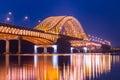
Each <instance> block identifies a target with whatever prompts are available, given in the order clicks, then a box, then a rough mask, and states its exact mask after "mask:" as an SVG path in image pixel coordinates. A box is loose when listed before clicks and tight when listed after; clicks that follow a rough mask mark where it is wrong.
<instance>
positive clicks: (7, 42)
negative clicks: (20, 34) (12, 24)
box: [6, 39, 10, 54]
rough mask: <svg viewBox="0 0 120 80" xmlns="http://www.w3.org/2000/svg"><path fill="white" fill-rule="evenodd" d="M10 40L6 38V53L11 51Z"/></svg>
mask: <svg viewBox="0 0 120 80" xmlns="http://www.w3.org/2000/svg"><path fill="white" fill-rule="evenodd" d="M9 44H10V43H9V40H8V39H6V54H8V53H9Z"/></svg>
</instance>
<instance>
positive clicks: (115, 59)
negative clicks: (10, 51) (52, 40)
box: [0, 54, 120, 80]
mask: <svg viewBox="0 0 120 80" xmlns="http://www.w3.org/2000/svg"><path fill="white" fill-rule="evenodd" d="M28 55H29V54H28ZM12 56H13V55H12ZM16 56H17V55H16ZM16 56H15V55H14V57H16ZM22 57H24V58H22ZM28 57H31V59H28V61H27V60H26V58H28ZM71 57H72V59H71ZM0 58H1V59H2V56H0ZM7 58H8V59H7ZM58 58H59V59H58ZM20 59H21V61H18V62H21V63H20V65H18V64H17V63H16V62H11V61H10V62H9V56H6V60H7V61H6V62H7V63H3V62H4V61H5V60H2V61H3V62H0V75H1V77H0V80H88V79H89V80H91V79H92V80H93V78H94V77H100V75H102V74H104V73H105V74H107V73H110V72H111V69H112V64H117V63H120V56H112V55H110V54H70V55H63V56H62V54H61V55H56V54H55V55H54V54H51V55H47V54H46V55H35V54H32V55H30V56H27V55H21V58H20ZM69 62H70V63H69ZM3 64H4V65H5V66H4V65H3ZM6 71H7V72H6Z"/></svg>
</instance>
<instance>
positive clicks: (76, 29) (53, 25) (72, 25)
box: [34, 16, 88, 40]
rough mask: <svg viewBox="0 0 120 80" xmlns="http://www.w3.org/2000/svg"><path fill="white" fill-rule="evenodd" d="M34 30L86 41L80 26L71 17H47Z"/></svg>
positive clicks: (86, 38)
mask: <svg viewBox="0 0 120 80" xmlns="http://www.w3.org/2000/svg"><path fill="white" fill-rule="evenodd" d="M34 29H37V30H42V31H45V32H49V33H53V34H63V35H67V36H72V37H77V38H83V39H84V40H88V37H87V36H86V33H85V32H84V30H83V28H82V26H81V24H80V23H79V21H78V20H77V19H75V18H74V17H72V16H53V17H48V18H46V19H45V20H43V21H42V22H41V23H40V24H39V25H37V26H36V27H35V28H34Z"/></svg>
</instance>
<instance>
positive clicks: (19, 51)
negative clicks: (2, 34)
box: [18, 37, 21, 53]
mask: <svg viewBox="0 0 120 80" xmlns="http://www.w3.org/2000/svg"><path fill="white" fill-rule="evenodd" d="M18 53H21V37H19V39H18Z"/></svg>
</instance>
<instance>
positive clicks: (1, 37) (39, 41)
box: [0, 33, 53, 45]
mask: <svg viewBox="0 0 120 80" xmlns="http://www.w3.org/2000/svg"><path fill="white" fill-rule="evenodd" d="M19 39H21V40H26V41H29V42H31V43H33V44H35V45H52V44H53V42H52V41H50V40H46V39H43V38H36V37H29V36H19V35H12V34H3V33H0V40H19Z"/></svg>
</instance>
